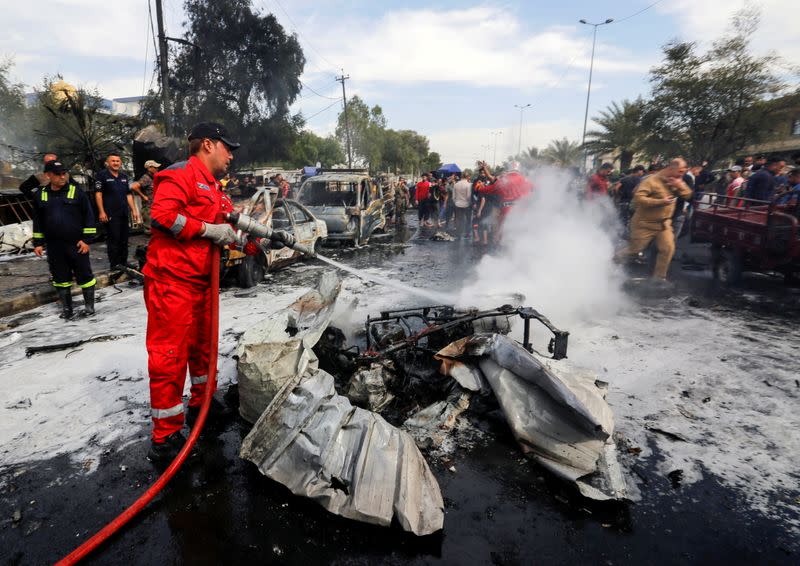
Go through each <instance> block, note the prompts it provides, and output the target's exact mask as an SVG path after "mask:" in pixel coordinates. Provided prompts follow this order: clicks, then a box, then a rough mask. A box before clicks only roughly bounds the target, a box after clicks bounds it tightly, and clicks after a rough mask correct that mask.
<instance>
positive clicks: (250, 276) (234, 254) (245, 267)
mask: <svg viewBox="0 0 800 566" xmlns="http://www.w3.org/2000/svg"><path fill="white" fill-rule="evenodd" d="M234 208H235V209H236V211H237V212H241V213H244V214H247V215H248V216H250V217H252V218H254V219H255V220H256V221H257V222H259V223H261V224H266V225H268V226H271V227H272V229H273V230H286V231H287V232H290V233H291V234H292V235H293V236H294V237H295V238H296V239H297V241H298V242H300V243H301V244H303V245H305V246H308V247H310V248H313V249H315V250H318V249H319V248H320V247H321V246H322V243H323V242H324V241H325V238H326V237H327V236H328V229H327V226H326V225H325V222H323V221H322V220H319V219H317V218H316V217H315V216H314V214H312V213H311V212H310V211H309V210H308V209H307V208H306V207H305V206H303V205H302V204H300V203H298V202H297V201H294V200H290V199H281V198H278V196H277V191H275V190H274V189H273V190H270V189H267V188H260V189H258V190H256V192H255V194H254V195H253V196H252V197H251V198H250V199H248V200H246V201H244V202H240V203H238V204H237V205H236V206H235V207H234ZM301 255H302V254H300V252H297V251H295V250H293V249H291V248H287V247H284V248H281V249H271V250H269V251H268V252H266V253H263V254H258V255H254V256H248V255H245V254H244V253H243V252H242V250H241V249H240V247H239V246H237V247H236V248H235V249H228V250H227V257H226V259H225V267H226V268H228V269H235V270H236V277H237V279H238V282H239V285H240V286H241V287H245V288H247V287H252V286H254V285H256V284H257V283H258V282H259V281H261V280H262V279H263V278H264V274H265V273H266V272H267V271H270V270H273V269H277V268H279V267H282V266H284V265H288V264H289V263H292V262H294V261H295V260H297V259H298V258H299V257H300V256H301Z"/></svg>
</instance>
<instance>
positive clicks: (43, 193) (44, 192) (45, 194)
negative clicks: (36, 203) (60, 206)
mask: <svg viewBox="0 0 800 566" xmlns="http://www.w3.org/2000/svg"><path fill="white" fill-rule="evenodd" d="M42 202H47V191H45V190H42Z"/></svg>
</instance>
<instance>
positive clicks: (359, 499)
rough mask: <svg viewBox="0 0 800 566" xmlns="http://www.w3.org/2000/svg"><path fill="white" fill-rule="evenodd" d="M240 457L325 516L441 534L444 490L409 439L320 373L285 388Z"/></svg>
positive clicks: (251, 436)
mask: <svg viewBox="0 0 800 566" xmlns="http://www.w3.org/2000/svg"><path fill="white" fill-rule="evenodd" d="M240 455H241V457H242V458H244V459H246V460H249V461H251V462H253V463H254V464H255V465H256V466H258V468H259V470H261V472H262V473H263V474H264V475H266V476H267V477H269V478H271V479H273V480H275V481H278V482H280V483H282V484H283V485H285V486H286V487H288V488H289V489H290V490H291V491H292V493H294V494H296V495H302V496H305V497H310V498H311V499H314V500H315V501H317V502H318V503H319V504H320V505H322V506H323V507H325V509H327V510H328V511H331V512H332V513H336V514H337V515H341V516H343V517H348V518H350V519H356V520H358V521H364V522H367V523H374V524H377V525H383V526H388V525H390V524H391V522H392V517H395V518H396V519H397V521H398V523H399V524H400V525H401V526H402V527H403V529H405V530H407V531H411V532H413V533H414V534H416V535H427V534H431V533H434V532H436V531H438V530H440V529H441V528H442V525H443V523H444V502H443V500H442V495H441V492H440V491H439V484H438V483H437V482H436V478H435V477H434V476H433V474H432V473H431V470H430V468H429V467H428V464H427V463H426V462H425V459H424V458H423V457H422V454H420V452H419V450H418V449H417V447H416V445H415V444H414V440H413V439H412V438H411V436H409V435H408V434H407V433H405V432H403V431H401V430H398V429H397V428H395V427H393V426H392V425H390V424H389V423H387V422H386V421H385V420H384V419H383V418H382V417H381V416H380V415H377V414H375V413H373V412H371V411H367V410H364V409H360V408H358V407H353V406H352V405H351V404H350V401H348V400H347V398H346V397H343V396H341V395H338V394H337V393H336V391H335V389H334V381H333V377H331V375H329V374H328V373H326V372H324V371H322V370H319V371H317V372H316V373H315V374H314V375H311V376H306V377H303V378H297V379H295V380H293V381H292V382H289V383H287V384H286V385H285V386H284V388H283V389H282V390H281V391H280V392H279V393H278V395H277V396H276V397H275V398H274V399H273V400H272V403H270V405H269V407H268V408H267V410H265V411H264V413H263V414H262V415H261V417H260V418H259V419H258V421H257V422H256V424H255V426H254V427H253V429H252V430H251V431H250V434H248V435H247V437H246V438H245V439H244V442H243V443H242V448H241V452H240Z"/></svg>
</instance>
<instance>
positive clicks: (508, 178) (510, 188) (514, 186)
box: [478, 171, 533, 235]
mask: <svg viewBox="0 0 800 566" xmlns="http://www.w3.org/2000/svg"><path fill="white" fill-rule="evenodd" d="M532 190H533V184H532V183H531V182H530V181H528V179H526V178H525V177H524V176H523V175H522V174H521V173H519V172H518V171H509V172H508V173H505V174H503V175H500V176H499V177H497V179H495V182H494V183H492V184H491V185H486V186H484V187H482V188H480V189H478V192H479V193H480V194H481V195H493V196H494V197H495V198H497V199H498V202H499V206H500V216H499V218H498V221H497V230H496V231H495V233H496V234H498V235H499V234H500V229H501V228H502V226H503V222H504V220H505V218H506V216H508V214H509V213H510V212H511V210H512V209H513V208H514V205H515V204H516V202H517V201H518V200H520V199H522V198H524V197H526V196H528V195H529V194H530V193H531V191H532Z"/></svg>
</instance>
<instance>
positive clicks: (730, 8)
mask: <svg viewBox="0 0 800 566" xmlns="http://www.w3.org/2000/svg"><path fill="white" fill-rule="evenodd" d="M651 4H653V0H614V1H609V2H589V1H583V0H580V1H569V0H567V1H563V2H552V1H550V2H539V1H535V2H534V1H529V2H522V1H509V2H494V1H485V2H463V1H462V2H455V1H438V2H436V1H434V2H430V1H428V2H420V1H415V0H411V1H406V2H374V1H373V2H367V1H356V0H351V1H330V2H326V1H310V0H294V1H292V2H290V1H289V0H254V5H255V6H256V7H257V8H259V9H262V10H264V11H268V12H272V13H274V14H275V15H276V17H277V18H278V20H279V21H280V22H281V23H282V24H283V25H284V26H285V27H286V28H287V29H288V30H289V31H292V32H297V33H298V36H299V39H300V43H301V45H302V46H303V48H304V51H305V54H306V57H307V59H308V64H307V66H306V72H305V74H304V75H303V77H302V80H303V82H304V83H305V84H306V85H309V86H310V87H311V88H312V89H313V90H314V91H316V92H317V93H319V94H320V95H322V96H318V95H317V94H314V93H313V92H311V90H308V89H304V91H303V92H302V93H301V96H302V98H301V99H300V100H298V101H297V102H296V103H295V105H294V110H295V111H301V112H302V113H303V114H304V115H305V116H309V117H310V116H314V117H313V118H311V119H310V120H309V122H308V127H309V128H310V129H312V130H314V131H315V132H317V133H320V134H327V133H330V132H331V131H332V130H333V127H334V124H335V120H336V115H337V112H338V111H339V110H340V105H339V104H333V106H331V107H330V108H328V109H327V110H324V109H325V108H326V107H328V106H330V105H331V104H332V103H334V102H335V101H334V100H332V98H336V97H338V96H339V95H340V93H341V87H340V86H339V84H338V83H336V82H335V81H334V77H335V75H336V74H337V73H338V72H340V71H339V70H340V69H341V68H344V70H345V73H347V74H349V75H350V77H351V78H350V80H349V81H348V83H347V87H348V95H351V94H358V95H359V96H361V97H362V98H363V99H364V100H365V101H366V102H367V103H368V104H370V105H373V104H379V105H380V106H381V107H382V108H383V110H384V113H385V115H386V116H387V119H388V123H389V126H390V127H392V128H396V129H413V130H417V131H418V132H420V133H423V134H425V135H427V136H428V137H429V138H430V139H431V147H432V149H433V150H436V151H438V152H439V153H440V154H441V155H442V158H443V159H444V160H445V161H446V162H450V161H455V162H457V163H460V164H462V165H465V166H468V165H469V164H470V163H471V162H472V161H474V160H475V158H481V159H483V158H488V160H489V161H493V159H494V155H495V146H496V155H497V160H498V161H501V160H502V159H503V158H504V157H505V156H507V155H509V154H512V153H514V152H515V151H516V149H517V145H518V143H519V136H520V129H519V119H520V114H519V110H517V109H516V108H515V107H514V105H515V104H520V105H522V104H532V106H531V107H530V108H528V109H526V110H525V113H524V116H523V117H524V121H523V127H522V146H523V147H528V146H532V145H535V146H538V147H540V148H541V147H544V146H546V145H547V143H548V142H549V141H550V140H551V139H553V138H560V137H567V138H570V139H574V140H579V139H580V136H581V130H582V126H583V114H584V105H585V102H586V84H587V79H588V74H589V59H590V53H591V39H592V28H591V27H590V26H586V25H581V24H579V23H578V20H579V19H581V18H583V19H586V20H588V21H591V22H599V21H603V20H605V19H606V18H614V19H615V20H617V21H616V22H614V23H612V24H611V25H607V26H602V27H600V28H599V30H598V43H597V52H596V56H595V74H594V80H593V86H592V98H591V104H590V113H589V116H590V118H591V116H592V115H595V114H596V113H597V111H598V110H600V109H603V108H605V107H606V106H608V104H609V103H610V102H612V101H615V100H621V99H623V98H635V97H636V96H638V95H640V94H641V95H646V94H647V92H648V82H647V72H648V70H649V68H650V67H651V66H652V65H654V64H656V63H657V62H658V61H659V59H660V47H661V46H662V45H663V44H664V43H666V42H667V41H669V40H670V39H672V38H676V37H678V38H682V39H689V40H696V41H701V42H703V41H706V42H707V41H709V40H712V39H713V38H714V37H716V36H718V35H719V34H721V33H722V32H724V30H725V28H726V26H727V23H728V20H729V18H730V16H731V15H732V14H733V13H734V12H735V11H736V10H738V9H739V8H741V7H742V6H743V5H745V4H754V5H756V6H759V7H760V8H761V10H762V24H761V31H762V32H763V33H761V34H759V38H758V40H757V41H756V42H755V45H754V47H755V49H756V50H757V51H764V50H767V49H775V50H777V51H778V52H779V53H780V54H781V55H783V56H784V57H786V58H787V59H789V60H793V61H797V60H798V59H800V35H799V32H798V29H799V28H798V26H796V25H794V26H790V24H791V22H793V21H794V15H795V8H794V7H793V3H790V2H789V1H788V0H761V1H750V2H748V1H747V0H662V1H661V2H658V3H656V4H655V5H654V6H652V7H649V8H648V6H650V5H651ZM112 6H113V8H111V7H112ZM164 7H165V16H166V20H167V33H168V34H169V35H173V36H177V35H180V31H181V30H180V24H181V21H182V19H183V11H182V2H181V1H180V0H164ZM645 8H647V9H646V10H645V11H643V12H642V13H641V14H638V15H636V16H633V17H630V18H629V19H627V20H625V21H619V20H622V19H623V18H626V17H629V16H631V15H632V14H635V13H636V12H638V11H640V10H643V9H645ZM153 10H154V7H153ZM6 12H7V13H6V14H5V18H4V19H5V20H6V22H10V25H8V26H7V28H6V30H7V31H6V33H5V34H4V35H3V37H1V38H0V56H12V57H13V58H14V61H15V63H16V67H15V69H14V72H13V74H14V76H15V77H16V78H17V79H18V80H20V81H22V82H25V83H26V84H28V85H31V86H38V85H39V84H40V83H41V80H42V76H43V75H45V74H54V73H61V74H62V75H64V77H65V79H66V80H67V81H69V82H72V83H74V84H81V85H87V86H93V87H97V88H98V89H99V90H100V91H101V92H102V94H103V95H105V96H107V97H109V98H111V97H122V96H135V95H139V94H142V92H144V91H145V90H146V89H147V87H148V86H149V85H150V84H151V81H152V76H153V72H152V71H153V40H152V37H151V36H150V31H149V28H150V23H149V19H148V3H147V0H115V1H114V2H113V3H109V2H107V1H105V0H51V1H49V2H28V3H15V5H13V6H10V7H7V8H6ZM44 12H46V13H47V20H48V21H47V22H42V21H40V20H41V14H42V13H44ZM76 14H80V15H81V16H80V18H78V19H77V20H78V21H76V18H75V15H76ZM153 17H155V15H154V14H153ZM326 97H331V98H326ZM589 127H590V129H591V122H590V125H589ZM493 132H501V133H499V134H493ZM495 140H496V143H495Z"/></svg>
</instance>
